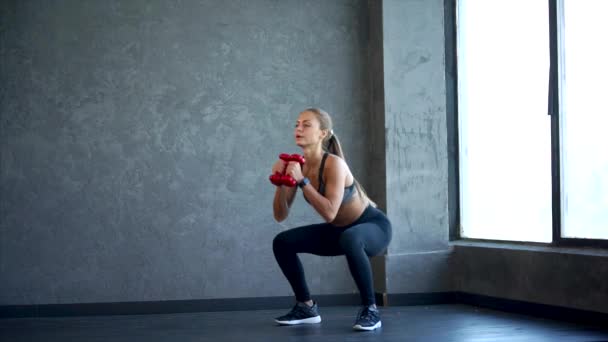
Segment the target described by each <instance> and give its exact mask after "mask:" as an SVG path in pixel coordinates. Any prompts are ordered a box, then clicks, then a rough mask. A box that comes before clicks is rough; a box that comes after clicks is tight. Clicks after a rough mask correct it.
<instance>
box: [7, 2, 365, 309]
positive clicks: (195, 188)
mask: <svg viewBox="0 0 608 342" xmlns="http://www.w3.org/2000/svg"><path fill="white" fill-rule="evenodd" d="M366 6H367V4H366V2H364V1H356V0H344V1H341V0H332V1H324V0H310V1H305V0H288V1H274V0H240V1H237V0H231V1H221V0H208V1H162V0H155V1H148V0H146V1H143V0H128V1H127V0H125V1H76V0H73V1H67V0H61V1H42V0H40V1H34V0H32V1H17V0H14V1H3V4H2V6H1V9H0V11H1V12H0V25H1V27H0V30H1V36H0V39H1V40H0V58H1V60H0V65H1V67H0V68H1V69H0V79H2V83H1V85H0V96H1V97H0V100H1V102H0V113H1V116H0V129H1V131H0V146H1V150H0V152H1V154H0V161H1V169H0V170H1V173H0V194H1V198H0V220H1V221H0V278H2V281H1V282H0V304H1V305H12V304H44V303H74V302H79V303H81V302H104V301H139V300H169V299H202V298H228V297H255V296H274V295H290V294H291V292H290V289H289V287H288V285H287V282H286V281H285V280H284V278H283V277H282V275H281V274H280V271H279V269H278V267H277V266H276V264H275V261H274V257H273V256H272V251H271V241H272V238H273V236H274V235H275V234H276V233H277V232H279V231H280V230H282V229H284V227H283V226H280V225H278V224H277V223H275V222H274V221H273V219H272V213H271V200H272V196H273V188H272V187H271V185H270V184H269V182H268V180H267V176H268V174H269V170H270V166H271V163H272V162H273V161H274V160H275V158H276V156H277V155H278V153H280V152H297V149H295V148H296V147H295V145H294V144H293V141H292V138H291V137H292V126H293V121H294V120H295V117H296V115H297V113H298V111H299V110H301V109H303V108H304V107H306V106H310V105H315V106H321V107H323V108H325V109H327V110H328V111H330V112H331V113H334V114H335V124H336V132H337V134H339V135H340V137H341V140H342V141H343V143H344V144H345V146H344V147H345V150H346V153H347V157H350V162H351V164H352V169H353V171H354V172H355V174H356V176H357V177H358V178H359V179H361V181H362V182H363V183H364V184H366V182H367V173H366V170H365V169H364V165H366V163H367V160H366V158H367V157H366V156H365V155H361V154H359V155H357V154H355V153H354V152H355V151H356V150H362V149H366V148H367V147H366V146H367V144H368V142H367V130H366V129H365V125H363V124H361V122H366V120H367V113H366V111H367V108H368V104H367V101H368V96H367V95H368V92H369V91H368V89H367V82H366V78H367V77H368V74H367V73H368V71H367V69H366V68H367V66H366V63H367V62H366V60H367V52H366V46H365V45H366V44H367V39H368V37H367V29H368V28H367V26H366V25H367V18H366V15H367V14H366ZM303 204H304V201H303V200H301V199H300V198H299V199H298V200H297V202H296V205H297V206H299V207H298V208H297V209H296V210H295V211H294V213H293V216H294V217H292V218H290V219H289V220H288V221H287V222H286V225H287V226H293V225H297V224H302V223H308V222H311V221H317V220H319V217H318V216H317V215H316V214H315V213H314V212H312V211H311V210H309V209H306V208H304V205H303ZM304 261H305V263H306V268H307V269H308V270H309V273H308V276H309V279H310V285H311V289H312V291H313V293H323V294H330V293H346V292H352V291H354V288H355V287H354V284H353V282H352V280H351V278H350V275H349V273H348V271H347V268H346V263H345V262H344V261H343V260H342V259H341V258H334V259H330V258H317V257H310V258H309V257H305V258H304ZM313 270H314V271H315V272H313Z"/></svg>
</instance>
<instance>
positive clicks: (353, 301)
mask: <svg viewBox="0 0 608 342" xmlns="http://www.w3.org/2000/svg"><path fill="white" fill-rule="evenodd" d="M314 298H315V300H316V301H317V302H319V304H320V305H321V306H345V305H346V306H351V305H353V306H356V305H360V297H359V295H358V294H337V295H315V296H314ZM376 302H377V303H378V305H382V306H411V305H437V304H466V305H474V306H479V307H486V308H490V309H495V310H500V311H506V312H514V313H520V314H525V315H531V316H535V317H544V318H550V319H555V320H562V321H570V322H577V323H585V324H593V325H596V324H597V325H600V326H608V314H606V313H602V312H595V311H586V310H580V309H572V308H565V307H560V306H554V305H546V304H538V303H532V302H525V301H517V300H512V299H505V298H498V297H491V296H484V295H478V294H472V293H465V292H434V293H397V294H386V293H376ZM293 303H294V299H293V297H292V296H282V297H260V298H222V299H201V300H169V301H146V302H112V303H74V304H41V305H3V306H0V318H24V317H65V316H108V315H143V314H171V313H189V312H213V311H247V310H270V309H285V308H289V307H291V306H292V305H293Z"/></svg>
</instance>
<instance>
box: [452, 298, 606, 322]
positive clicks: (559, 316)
mask: <svg viewBox="0 0 608 342" xmlns="http://www.w3.org/2000/svg"><path fill="white" fill-rule="evenodd" d="M452 296H453V300H454V302H456V303H461V304H467V305H473V306H479V307H485V308H489V309H494V310H500V311H505V312H512V313H518V314H524V315H529V316H534V317H542V318H549V319H554V320H559V321H568V322H574V323H582V324H592V325H598V326H603V327H607V326H608V313H603V312H597V311H589V310H582V309H573V308H567V307H563V306H556V305H548V304H539V303H532V302H526V301H519V300H513V299H506V298H498V297H491V296H484V295H478V294H473V293H465V292H454V293H453V294H452Z"/></svg>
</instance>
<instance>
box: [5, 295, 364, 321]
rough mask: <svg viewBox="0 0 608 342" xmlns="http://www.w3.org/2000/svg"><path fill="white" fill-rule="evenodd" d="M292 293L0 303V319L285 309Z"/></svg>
mask: <svg viewBox="0 0 608 342" xmlns="http://www.w3.org/2000/svg"><path fill="white" fill-rule="evenodd" d="M314 298H315V300H316V301H317V302H319V303H322V305H323V306H342V305H359V303H360V299H359V298H360V297H359V295H358V294H337V295H315V297H314ZM293 304H294V298H293V297H292V296H283V297H256V298H221V299H200V300H167V301H145V302H108V303H74V304H40V305H4V306H0V318H23V317H63V316H108V315H145V314H168V313H188V312H213V311H247V310H264V309H285V308H290V307H291V306H293Z"/></svg>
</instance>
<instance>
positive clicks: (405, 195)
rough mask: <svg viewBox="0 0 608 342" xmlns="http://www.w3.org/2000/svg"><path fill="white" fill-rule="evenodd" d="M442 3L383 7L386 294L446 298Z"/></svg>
mask: <svg viewBox="0 0 608 342" xmlns="http://www.w3.org/2000/svg"><path fill="white" fill-rule="evenodd" d="M443 15H444V7H443V1H442V0H432V1H422V0H385V1H383V36H384V93H385V98H384V101H385V123H384V124H385V127H386V189H387V191H386V203H387V213H388V215H389V217H390V218H391V220H392V223H393V227H394V231H395V234H394V235H393V236H394V238H393V241H392V243H391V245H390V248H389V251H388V256H387V257H386V260H387V266H386V268H387V271H386V272H387V278H388V291H389V293H409V292H435V291H448V290H449V274H448V272H449V267H448V262H449V247H448V242H449V238H448V237H449V234H448V232H449V227H448V223H449V222H448V207H447V198H448V197H447V195H448V184H447V180H448V169H447V167H448V164H447V144H446V142H447V127H446V105H445V103H446V98H445V76H444V73H445V44H444V43H445V40H444V29H443Z"/></svg>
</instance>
